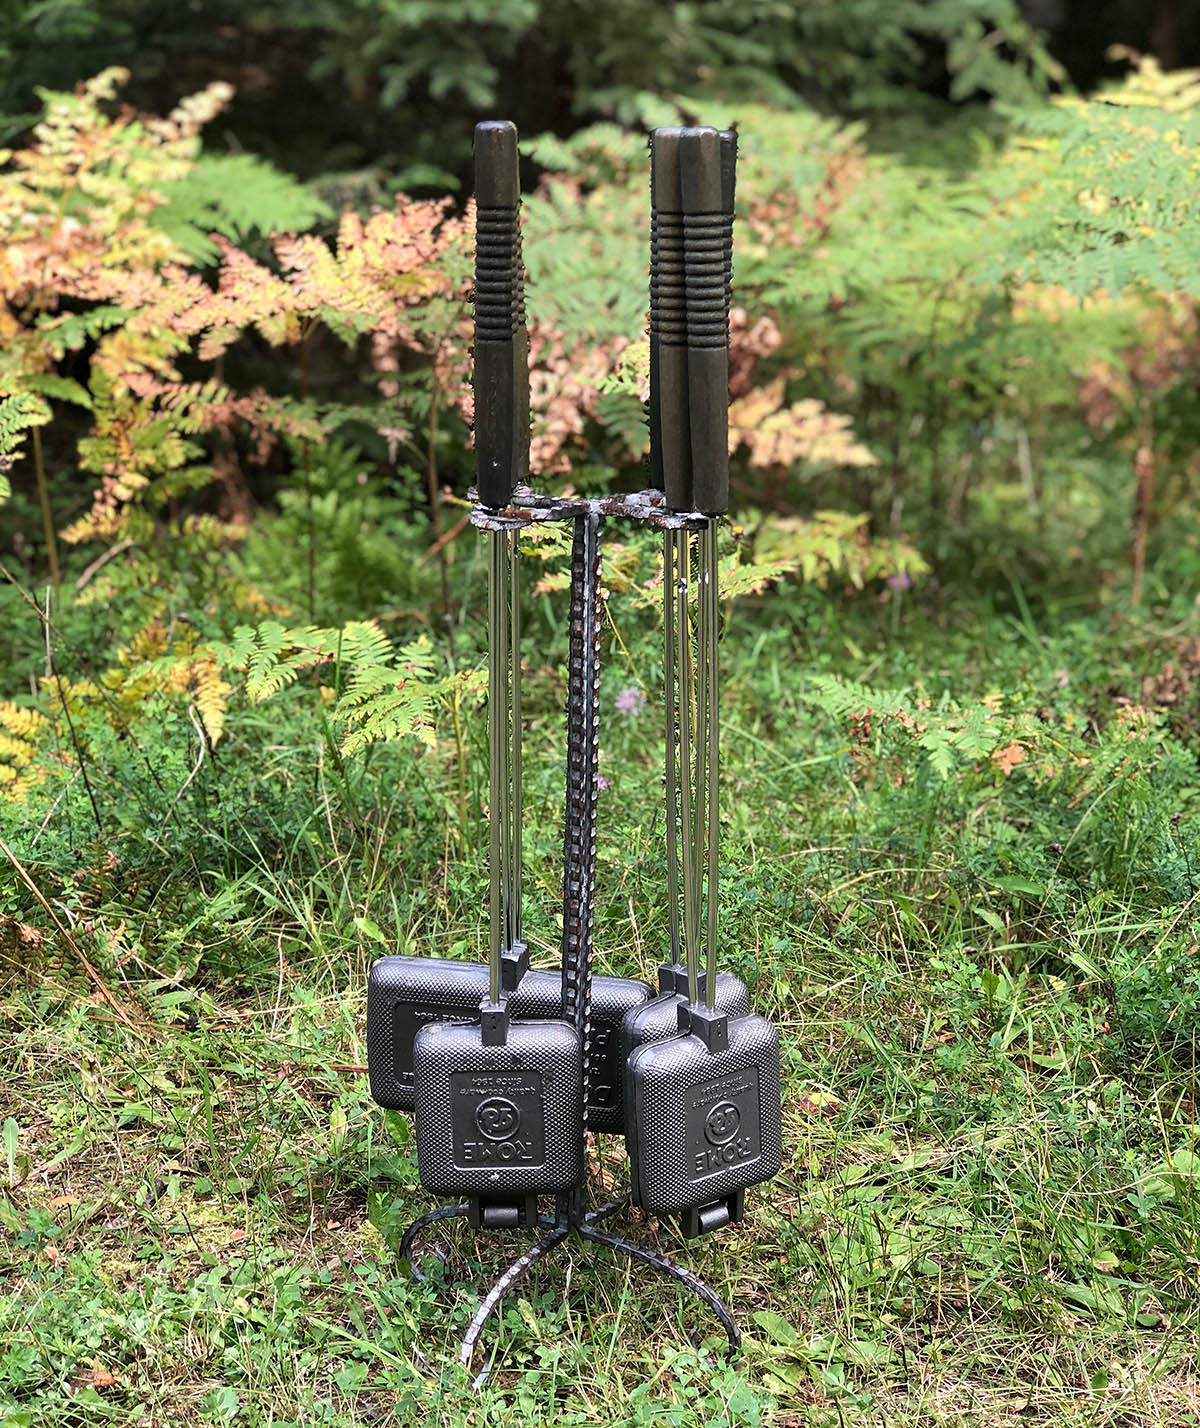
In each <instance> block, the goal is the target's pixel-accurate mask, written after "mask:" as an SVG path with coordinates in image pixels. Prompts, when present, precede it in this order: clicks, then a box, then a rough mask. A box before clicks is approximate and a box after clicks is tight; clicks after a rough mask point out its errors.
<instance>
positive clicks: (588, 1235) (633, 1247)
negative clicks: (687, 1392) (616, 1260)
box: [575, 1224, 742, 1358]
mask: <svg viewBox="0 0 1200 1428" xmlns="http://www.w3.org/2000/svg"><path fill="white" fill-rule="evenodd" d="M575 1229H576V1230H577V1231H578V1232H579V1235H580V1237H581V1238H582V1239H585V1240H591V1241H592V1242H593V1244H598V1245H604V1246H606V1247H607V1248H608V1249H610V1250H613V1251H615V1252H616V1253H617V1254H623V1255H625V1256H626V1257H627V1258H629V1259H636V1260H638V1261H639V1263H641V1264H648V1265H649V1266H650V1268H651V1269H657V1270H660V1271H661V1272H662V1273H663V1274H666V1275H669V1276H670V1278H671V1279H673V1280H675V1282H676V1283H677V1284H680V1285H682V1286H683V1288H684V1289H686V1290H688V1291H689V1292H690V1293H692V1294H694V1295H695V1296H696V1298H697V1299H699V1300H701V1301H702V1302H703V1303H704V1304H707V1305H708V1307H709V1308H710V1309H711V1310H712V1312H713V1317H714V1318H715V1319H716V1320H717V1322H718V1323H719V1324H720V1325H721V1328H722V1329H724V1330H725V1337H726V1338H727V1339H728V1340H729V1351H728V1353H727V1355H726V1357H727V1358H732V1357H733V1356H734V1354H736V1353H737V1351H738V1349H739V1348H740V1347H741V1343H742V1331H741V1330H740V1329H739V1328H738V1326H737V1320H736V1319H735V1318H734V1317H733V1315H732V1314H731V1313H730V1312H729V1310H728V1308H727V1307H726V1305H725V1301H724V1300H723V1299H722V1298H721V1296H720V1295H719V1294H718V1293H717V1292H716V1290H715V1289H710V1288H709V1287H708V1285H707V1284H705V1282H704V1281H703V1280H702V1279H701V1278H700V1277H699V1275H696V1274H693V1273H692V1271H691V1270H690V1269H684V1267H683V1266H682V1265H681V1264H676V1263H675V1261H674V1260H671V1259H668V1258H667V1257H666V1255H663V1254H659V1253H658V1251H657V1250H652V1249H648V1248H647V1247H646V1246H645V1245H639V1244H635V1243H634V1241H633V1240H627V1239H625V1238H624V1237H623V1236H621V1235H610V1234H607V1233H606V1232H605V1231H604V1230H597V1229H596V1228H595V1227H594V1226H593V1225H589V1224H580V1225H576V1226H575ZM692 1342H693V1344H694V1343H695V1342H696V1341H695V1339H694V1338H693V1340H692Z"/></svg>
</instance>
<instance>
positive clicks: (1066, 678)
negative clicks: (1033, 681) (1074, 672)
mask: <svg viewBox="0 0 1200 1428" xmlns="http://www.w3.org/2000/svg"><path fill="white" fill-rule="evenodd" d="M1054 682H1055V684H1057V685H1058V687H1059V689H1066V687H1067V685H1068V684H1070V682H1071V676H1070V675H1069V674H1068V673H1067V671H1066V670H1065V669H1056V670H1055V671H1054Z"/></svg>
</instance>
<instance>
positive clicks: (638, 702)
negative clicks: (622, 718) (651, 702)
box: [616, 684, 646, 719]
mask: <svg viewBox="0 0 1200 1428" xmlns="http://www.w3.org/2000/svg"><path fill="white" fill-rule="evenodd" d="M616 707H617V713H618V714H628V715H629V716H630V717H631V718H634V719H636V718H637V716H638V715H639V714H640V713H641V712H642V710H643V709H645V707H646V696H645V695H644V694H643V693H642V691H641V690H640V689H639V688H638V687H637V685H636V684H627V685H626V686H625V688H624V689H622V690H621V692H620V694H618V695H617V705H616Z"/></svg>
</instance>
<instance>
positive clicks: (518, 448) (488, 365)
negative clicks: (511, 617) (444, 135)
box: [475, 119, 529, 510]
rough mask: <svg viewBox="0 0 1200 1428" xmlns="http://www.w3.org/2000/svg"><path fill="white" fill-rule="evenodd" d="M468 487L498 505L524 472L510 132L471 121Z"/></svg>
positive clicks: (516, 199)
mask: <svg viewBox="0 0 1200 1428" xmlns="http://www.w3.org/2000/svg"><path fill="white" fill-rule="evenodd" d="M475 203H476V210H475V487H476V490H477V492H478V495H479V500H480V503H481V504H482V505H484V506H488V507H490V508H492V509H493V510H501V509H503V507H505V506H507V505H508V503H509V500H510V499H511V498H512V493H513V488H514V487H515V486H517V485H519V484H521V483H522V482H524V481H526V480H528V477H529V334H528V332H527V330H526V327H525V266H524V262H523V260H522V256H521V222H520V219H521V186H520V178H519V172H518V164H517V130H516V126H515V125H513V124H510V123H509V122H508V121H507V120H498V119H494V120H488V121H487V122H485V123H482V124H477V125H476V126H475Z"/></svg>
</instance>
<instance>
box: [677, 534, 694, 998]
mask: <svg viewBox="0 0 1200 1428" xmlns="http://www.w3.org/2000/svg"><path fill="white" fill-rule="evenodd" d="M677 535H678V541H679V543H678V545H677V547H676V581H675V594H676V600H675V610H676V615H675V622H676V623H675V633H676V638H677V640H678V651H679V653H678V658H677V666H678V670H679V705H680V709H679V772H680V779H679V822H680V836H681V839H682V842H683V942H684V953H685V960H686V962H687V976H688V1000H689V1001H690V1002H695V1001H696V1000H697V997H698V994H699V967H698V966H697V961H696V952H697V948H696V918H695V901H694V899H695V885H696V866H695V852H696V845H695V841H694V839H693V836H692V788H691V783H692V778H693V766H692V711H693V708H694V690H695V680H694V677H693V673H692V648H691V630H690V628H689V624H688V577H689V575H690V567H691V552H690V549H689V544H688V537H687V533H686V532H684V531H680V532H678V533H677Z"/></svg>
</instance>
